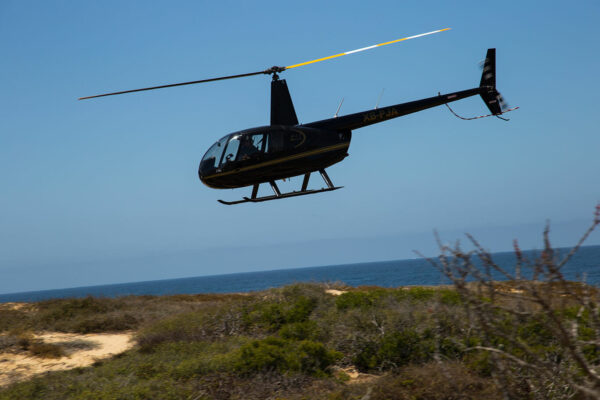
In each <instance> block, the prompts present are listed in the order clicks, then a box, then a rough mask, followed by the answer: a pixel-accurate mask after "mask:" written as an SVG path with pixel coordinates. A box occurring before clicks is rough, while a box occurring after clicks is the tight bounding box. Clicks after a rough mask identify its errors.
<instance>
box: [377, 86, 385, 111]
mask: <svg viewBox="0 0 600 400" xmlns="http://www.w3.org/2000/svg"><path fill="white" fill-rule="evenodd" d="M384 90H385V88H383V89H381V93H379V98H378V99H377V104H375V109H376V110H377V108H378V107H379V102H380V101H381V96H383V91H384Z"/></svg>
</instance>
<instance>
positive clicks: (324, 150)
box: [203, 142, 350, 179]
mask: <svg viewBox="0 0 600 400" xmlns="http://www.w3.org/2000/svg"><path fill="white" fill-rule="evenodd" d="M349 146H350V142H345V143H339V144H336V145H334V146H328V147H322V148H320V149H316V150H311V151H305V152H304V153H298V154H294V155H292V156H287V157H282V158H278V159H276V160H271V161H265V162H262V163H259V164H255V165H249V166H247V167H243V168H238V169H234V170H232V171H226V172H219V173H217V174H214V175H210V176H205V177H204V178H203V179H212V178H220V177H221V176H226V175H231V174H237V173H239V172H246V171H250V170H253V169H257V168H262V167H267V166H269V165H274V164H279V163H282V162H286V161H292V160H297V159H299V158H304V157H309V156H313V155H316V154H321V153H327V152H329V151H333V150H339V149H343V148H344V147H345V148H348V147H349Z"/></svg>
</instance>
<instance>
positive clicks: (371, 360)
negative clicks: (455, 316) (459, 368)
mask: <svg viewBox="0 0 600 400" xmlns="http://www.w3.org/2000/svg"><path fill="white" fill-rule="evenodd" d="M434 339H435V338H433V337H432V335H431V332H429V331H427V332H425V333H422V334H420V333H418V332H417V331H415V330H412V329H405V330H402V331H397V332H392V333H387V334H385V335H384V336H383V337H382V338H381V340H379V341H377V342H370V343H367V344H366V345H365V346H364V348H363V350H362V351H361V352H360V353H359V354H358V355H357V356H356V357H355V358H354V363H355V365H356V367H357V368H358V369H359V370H361V371H368V370H372V369H379V370H383V369H389V368H397V367H400V366H403V365H407V364H409V363H417V364H418V363H423V362H427V361H429V360H431V359H432V358H433V354H434V352H435V351H436V346H435V340H434ZM447 350H449V351H455V349H454V348H448V349H447Z"/></svg>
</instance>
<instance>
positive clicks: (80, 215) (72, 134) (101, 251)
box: [0, 0, 600, 293]
mask: <svg viewBox="0 0 600 400" xmlns="http://www.w3.org/2000/svg"><path fill="white" fill-rule="evenodd" d="M598 15H600V5H599V3H598V2H596V1H581V2H577V3H574V5H569V4H567V3H564V2H547V3H545V5H544V7H543V8H540V7H538V6H537V5H536V4H535V3H534V2H512V1H507V2H502V3H497V2H496V3H490V2H481V1H462V2H439V1H410V2H398V1H381V2H377V3H376V4H375V3H367V2H358V1H357V2H352V1H350V2H349V1H344V2H335V1H334V2H316V1H303V2H293V3H292V2H288V3H285V2H284V3H273V2H257V1H253V2H231V1H220V2H199V1H189V2H185V1H178V2H166V1H165V2H159V1H156V2H143V1H128V2H123V1H102V2H100V1H96V2H94V1H88V2H76V1H54V2H46V1H10V0H5V1H3V2H1V3H0V48H1V49H2V59H3V62H2V63H0V85H1V87H2V95H1V96H0V182H2V186H3V188H2V192H1V195H0V277H3V279H0V292H4V293H6V292H17V291H24V290H37V289H50V288H59V287H68V286H81V285H93V284H104V283H114V282H125V281H141V280H151V279H162V278H177V277H185V276H198V275H212V274H220V273H227V272H240V271H249V270H259V269H277V268H286V267H301V266H313V265H327V264H337V263H348V262H361V261H376V260H383V259H397V258H408V257H413V253H412V250H413V249H418V250H421V251H423V252H425V253H429V254H435V243H434V240H433V236H432V235H431V232H432V231H433V230H434V229H437V230H439V231H440V232H442V236H443V237H444V239H447V240H449V241H450V240H455V239H457V238H459V237H460V236H461V234H462V233H463V232H467V231H468V232H472V233H474V234H480V235H481V237H482V239H485V240H484V241H483V240H482V241H483V242H484V245H485V246H486V247H488V248H490V249H491V250H507V249H509V248H510V246H511V240H512V238H515V237H517V238H521V240H522V241H523V242H524V246H523V247H539V246H540V245H541V235H540V232H541V229H542V227H543V225H544V223H545V221H546V220H550V221H552V224H553V227H554V230H553V232H554V236H553V237H554V240H555V243H556V244H557V245H561V246H568V245H570V244H572V243H574V242H575V241H576V239H577V237H578V235H579V233H580V232H581V231H582V230H583V228H584V227H585V225H586V224H587V222H589V221H590V220H591V217H592V214H593V208H594V205H595V204H596V203H597V202H598V201H599V200H600V184H599V179H598V172H599V171H600V158H599V157H598V149H600V135H599V133H598V127H597V125H598V113H597V110H596V108H597V92H598V89H599V86H600V85H599V84H598V80H597V79H596V77H597V74H598V71H599V70H600V55H599V54H598V51H597V49H598V38H599V36H598V31H597V17H598ZM445 27H451V28H452V30H451V31H449V32H443V33H440V34H436V35H432V36H428V37H424V38H419V39H415V40H412V41H408V42H404V43H400V44H394V45H390V46H385V47H382V48H379V49H375V50H370V51H368V52H363V53H360V54H355V55H351V56H347V57H342V58H339V59H336V60H331V61H327V62H322V63H318V64H315V65H311V66H307V67H303V68H298V69H294V70H290V71H286V72H284V73H283V75H282V77H283V78H285V79H286V80H287V82H288V86H289V88H290V91H291V94H292V98H293V100H294V104H295V107H296V112H297V114H298V116H299V119H300V121H301V122H310V121H314V120H319V119H323V118H328V117H330V116H332V115H333V114H334V113H335V110H336V108H337V106H338V104H339V102H340V100H341V99H342V98H344V99H345V100H344V103H343V106H342V109H341V111H340V114H341V115H343V114H347V113H352V112H357V111H362V110H365V109H370V108H373V107H374V106H375V103H376V102H377V98H378V96H379V94H380V92H381V90H382V89H385V92H384V94H383V97H382V99H381V105H382V106H383V105H390V104H396V103H400V102H405V101H411V100H415V99H419V98H423V97H429V96H433V95H435V94H437V92H438V91H441V92H442V93H444V92H450V91H456V90H462V89H468V88H471V87H475V86H477V85H478V83H479V78H480V70H479V67H478V63H479V61H481V60H482V59H483V58H484V56H485V51H486V49H487V48H488V47H496V48H497V72H498V76H497V84H498V89H499V90H500V91H501V92H502V94H503V95H504V97H505V98H506V99H507V100H508V102H509V103H510V104H511V105H518V106H520V107H521V109H520V110H518V111H515V112H513V113H510V114H508V117H510V118H511V121H510V122H503V121H500V120H498V119H496V118H486V119H482V120H477V121H461V120H459V119H457V118H455V117H454V116H452V115H451V114H450V113H449V112H448V110H446V109H445V107H438V108H436V109H431V110H427V111H424V112H421V113H417V114H413V115H410V116H406V117H403V118H399V119H395V120H392V121H388V122H385V123H382V124H377V125H374V126H371V127H367V128H363V129H360V130H357V131H355V132H354V136H353V140H352V144H351V146H350V151H349V153H350V157H348V158H347V159H346V160H344V161H343V162H342V163H340V164H337V165H335V166H333V167H332V168H330V169H329V174H330V176H331V178H332V180H333V182H334V183H335V184H337V185H343V186H345V188H344V189H342V190H339V191H336V192H332V193H325V194H320V195H315V196H306V197H301V198H293V199H286V200H282V201H276V202H267V203H261V204H245V205H241V206H236V207H227V206H223V205H221V204H219V203H217V201H216V200H217V199H220V198H222V199H226V200H232V199H238V198H240V197H241V196H245V195H247V194H248V193H249V189H237V190H224V191H223V190H221V191H219V190H213V189H209V188H207V187H206V186H204V185H202V183H201V182H200V181H199V180H198V177H197V167H198V163H199V161H200V159H201V157H202V155H203V154H204V152H205V151H206V150H207V149H208V147H209V146H210V145H211V144H212V143H214V141H215V140H217V139H218V138H220V137H221V136H223V135H225V134H227V133H229V132H232V131H236V130H240V129H243V128H247V127H253V126H260V125H265V124H267V123H268V120H269V78H268V77H267V76H257V77H252V78H247V79H238V80H232V81H225V82H217V83H210V84H205V85H197V86H189V87H181V88H173V89H165V90H161V91H153V92H145V93H139V94H132V95H123V96H116V97H112V98H103V99H96V100H89V101H84V102H82V101H77V100H76V99H77V98H78V97H81V96H86V95H92V94H96V93H102V92H107V91H113V90H124V89H131V88H136V87H145V86H151V85H158V84H163V83H173V82H180V81H189V80H196V79H204V78H211V77H216V76H220V75H228V74H238V73H244V72H252V71H257V70H261V69H264V68H267V67H270V66H272V65H291V64H295V63H298V62H302V61H307V60H311V59H314V58H319V57H323V56H328V55H332V54H336V53H339V52H342V51H347V50H352V49H356V48H359V47H364V46H368V45H371V44H375V43H381V42H384V41H388V40H392V39H397V38H400V37H404V36H409V35H414V34H419V33H423V32H428V31H431V30H435V29H441V28H445ZM454 108H455V110H456V111H457V112H458V113H460V114H463V115H466V116H474V115H480V114H483V113H486V111H487V109H486V108H485V106H484V105H483V103H482V102H481V100H480V99H479V98H472V99H467V100H463V101H461V102H459V103H454ZM300 184H301V178H294V179H292V180H291V182H288V183H282V184H281V185H280V187H281V188H282V189H283V190H292V189H297V187H299V186H300ZM313 184H315V185H317V184H319V185H320V182H318V179H317V178H316V177H315V179H314V180H313ZM265 189H266V188H265ZM264 193H266V191H265V192H264ZM598 243H600V237H599V235H598V234H597V233H596V234H595V235H594V236H592V237H591V238H590V241H589V242H588V244H598Z"/></svg>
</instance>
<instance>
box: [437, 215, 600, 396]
mask: <svg viewBox="0 0 600 400" xmlns="http://www.w3.org/2000/svg"><path fill="white" fill-rule="evenodd" d="M598 225H600V204H599V205H598V206H597V207H596V212H595V214H594V220H593V223H592V224H591V226H590V227H589V229H588V230H587V231H586V232H585V234H584V235H583V236H582V237H581V239H580V240H579V242H578V243H577V245H576V246H575V247H574V248H573V249H572V250H571V251H570V252H569V253H568V254H567V255H566V256H564V257H560V255H559V253H558V251H556V250H555V249H554V248H553V247H552V245H551V243H550V238H549V236H550V235H549V227H548V226H547V227H546V229H545V231H544V234H543V238H544V248H543V250H542V251H541V253H540V255H539V256H538V257H537V258H535V259H528V258H527V257H525V255H524V254H523V252H522V251H521V250H520V248H519V246H518V243H517V241H515V242H514V251H515V258H516V265H515V267H514V269H513V270H512V271H510V270H508V269H507V268H505V267H502V266H500V265H498V264H496V263H495V262H494V260H493V258H492V256H491V254H490V253H489V252H488V251H486V250H485V249H484V248H483V247H482V246H481V245H480V244H479V243H478V242H477V241H476V240H475V239H474V238H473V237H471V236H469V235H467V236H468V238H469V240H470V241H471V243H472V244H473V245H474V248H475V250H473V251H470V252H466V251H463V250H462V249H461V247H460V244H459V243H457V244H456V245H455V246H453V247H450V246H446V245H442V244H441V243H440V249H441V255H440V256H439V258H438V259H437V260H433V259H430V260H429V261H430V262H431V263H433V264H434V265H435V266H436V267H437V268H438V269H439V270H440V271H442V272H443V273H444V274H445V276H447V277H448V278H449V279H450V280H451V281H452V283H453V285H454V287H455V288H456V290H457V291H458V293H459V294H460V295H461V297H462V299H463V302H462V304H463V305H464V309H465V313H466V316H467V320H468V327H469V330H470V335H471V336H472V340H471V341H470V343H467V345H465V343H463V344H462V350H463V351H465V352H468V353H472V354H471V359H470V362H471V366H472V367H474V368H475V369H477V370H478V371H479V372H481V373H482V374H486V373H487V374H489V375H490V376H491V377H492V378H493V379H494V381H495V382H496V384H497V386H498V387H499V388H500V389H501V390H502V391H503V394H504V397H505V398H525V397H526V398H532V399H567V398H581V399H583V398H594V399H597V398H600V374H599V373H598V372H599V369H598V368H600V307H599V306H600V304H599V295H598V291H597V289H596V288H594V287H592V286H590V285H586V284H585V280H584V279H583V280H582V282H570V281H567V280H566V279H565V277H564V275H563V273H562V268H563V267H564V265H565V264H566V263H567V262H568V261H569V260H570V259H571V258H572V257H573V255H574V254H575V253H576V252H577V250H578V249H579V248H580V247H581V245H582V244H583V243H584V241H585V240H586V239H587V237H588V236H589V235H590V233H591V232H592V231H593V230H594V229H595V228H596V227H597V226H598ZM438 241H439V240H438ZM475 258H476V259H478V262H476V261H475V260H474V259H475ZM494 274H500V275H501V276H502V277H503V278H504V279H506V281H505V282H498V281H496V280H495V279H494V278H493V276H497V275H494Z"/></svg>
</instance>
